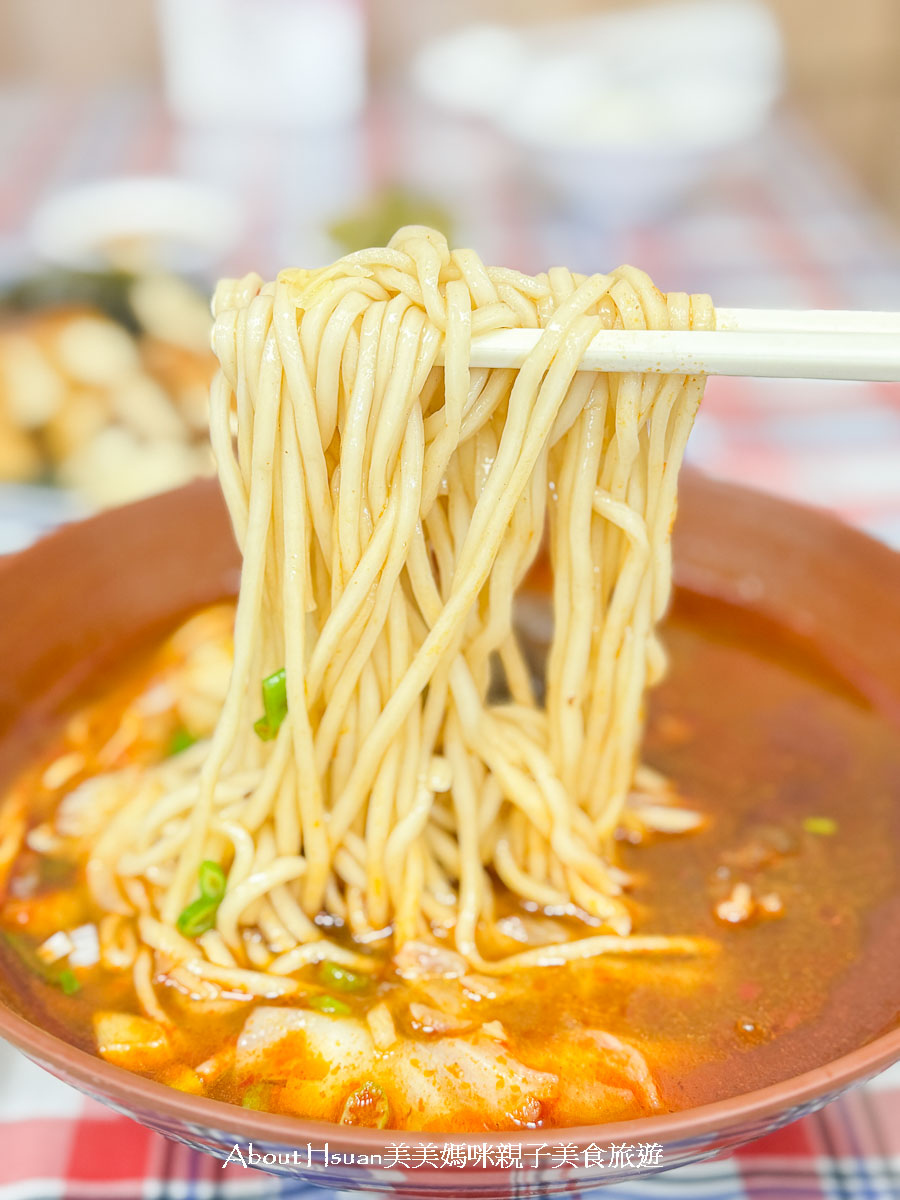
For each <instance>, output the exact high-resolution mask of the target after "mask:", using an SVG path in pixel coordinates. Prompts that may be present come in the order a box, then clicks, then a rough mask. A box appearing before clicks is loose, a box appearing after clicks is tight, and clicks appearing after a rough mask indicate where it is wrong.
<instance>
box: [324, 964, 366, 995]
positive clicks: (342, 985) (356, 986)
mask: <svg viewBox="0 0 900 1200" xmlns="http://www.w3.org/2000/svg"><path fill="white" fill-rule="evenodd" d="M319 977H320V978H321V980H322V982H323V983H324V984H327V985H328V987H333V988H335V989H336V990H337V991H339V992H361V991H362V990H363V988H364V987H366V986H367V985H368V983H369V980H368V979H367V978H366V976H365V975H360V974H358V973H357V972H356V971H351V970H349V969H348V968H347V967H342V966H340V965H339V964H338V963H333V962H323V963H322V964H321V966H320V967H319Z"/></svg>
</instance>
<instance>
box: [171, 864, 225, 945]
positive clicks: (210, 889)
mask: <svg viewBox="0 0 900 1200" xmlns="http://www.w3.org/2000/svg"><path fill="white" fill-rule="evenodd" d="M197 877H198V880H199V883H200V895H199V897H198V898H197V899H196V900H193V901H192V902H191V903H190V904H189V905H188V906H187V908H186V909H185V910H184V912H183V913H182V914H181V916H180V917H179V918H178V920H177V922H176V924H177V926H178V932H179V933H182V934H184V936H185V937H189V938H197V937H200V935H201V934H202V933H208V932H209V930H210V929H212V927H213V926H214V925H215V923H216V913H217V912H218V909H219V905H220V904H221V903H222V897H223V896H224V895H225V888H226V886H227V884H228V877H227V875H226V874H225V872H224V870H223V869H222V868H221V867H220V866H219V864H218V863H217V862H212V861H211V860H209V859H206V861H204V862H202V863H201V864H200V867H199V870H198V871H197Z"/></svg>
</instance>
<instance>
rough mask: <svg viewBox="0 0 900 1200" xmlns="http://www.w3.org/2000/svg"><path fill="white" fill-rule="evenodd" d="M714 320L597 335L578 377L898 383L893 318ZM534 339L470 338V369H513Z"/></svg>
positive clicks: (751, 313)
mask: <svg viewBox="0 0 900 1200" xmlns="http://www.w3.org/2000/svg"><path fill="white" fill-rule="evenodd" d="M716 320H717V328H716V329H715V330H713V331H699V330H698V331H694V330H688V331H684V332H681V331H678V332H672V331H670V330H622V329H610V330H607V331H604V332H603V333H600V334H598V335H597V337H596V338H594V340H593V342H591V344H590V345H589V346H588V348H587V350H586V351H585V353H584V357H583V359H582V361H581V367H580V369H581V370H585V371H636V372H651V373H657V374H666V375H668V374H675V375H746V376H751V377H757V378H760V377H761V378H781V379H853V380H865V381H871V382H900V313H890V312H885V313H881V312H852V311H850V312H848V311H838V310H835V311H829V310H808V311H803V310H796V311H795V310H792V309H770V310H765V309H747V308H725V309H719V310H718V312H717V314H716ZM539 337H540V331H539V330H535V329H507V330H501V331H499V332H497V333H490V334H485V335H482V336H481V337H477V338H473V339H472V350H471V358H470V361H471V365H472V366H473V367H513V368H517V367H520V366H521V365H522V363H523V362H524V361H525V358H526V357H527V355H528V353H529V352H530V351H531V350H532V349H533V348H534V346H535V344H536V343H537V340H538V338H539Z"/></svg>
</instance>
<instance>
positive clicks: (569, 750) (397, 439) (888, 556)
mask: <svg viewBox="0 0 900 1200" xmlns="http://www.w3.org/2000/svg"><path fill="white" fill-rule="evenodd" d="M214 310H215V314H216V318H215V320H216V323H215V330H214V347H215V350H216V354H217V357H218V360H219V363H220V372H219V374H218V375H217V377H216V380H215V382H214V383H213V387H212V392H211V430H210V431H211V439H212V444H213V448H214V452H215V455H216V460H217V465H218V471H219V483H218V485H216V484H215V483H213V482H211V481H210V482H203V483H198V484H193V485H190V486H189V487H187V488H184V489H181V490H180V491H176V492H170V493H167V494H165V495H163V496H160V497H157V498H154V499H152V500H149V501H143V502H140V503H138V504H135V505H132V506H129V507H126V508H122V509H117V510H114V511H111V512H108V513H105V514H103V515H101V516H99V517H96V518H93V519H91V520H90V521H87V522H83V523H79V524H76V525H73V526H70V527H68V528H67V529H65V530H63V531H62V532H60V533H58V534H56V535H54V536H53V537H51V538H49V539H46V540H45V541H43V542H41V543H39V544H38V545H36V546H35V547H33V548H31V549H30V550H27V551H25V552H23V553H22V554H20V555H18V556H16V557H15V558H11V559H8V560H7V561H6V562H5V563H3V564H2V565H0V611H2V613H3V616H4V622H3V626H2V631H0V646H2V651H3V656H4V663H5V671H4V682H3V690H2V693H0V783H2V786H3V797H4V799H3V806H2V809H0V1000H2V1004H0V1035H2V1036H4V1037H6V1038H8V1039H9V1040H10V1041H11V1042H13V1044H15V1045H17V1046H19V1047H20V1048H21V1049H23V1050H24V1051H25V1052H26V1053H27V1054H28V1055H30V1056H31V1057H32V1058H34V1059H35V1060H36V1061H38V1062H40V1063H41V1064H42V1065H44V1066H46V1067H47V1068H48V1069H49V1070H51V1071H53V1072H54V1073H55V1074H57V1075H59V1076H60V1077H62V1078H64V1079H66V1080H67V1081H68V1082H70V1083H72V1084H74V1085H75V1086H77V1087H79V1088H81V1089H82V1090H84V1091H86V1092H88V1093H89V1094H91V1095H93V1096H95V1097H97V1098H99V1099H101V1100H104V1101H105V1102H107V1103H110V1104H112V1105H113V1106H114V1107H116V1108H117V1109H118V1110H119V1111H124V1112H126V1113H128V1114H129V1115H131V1116H133V1117H135V1118H136V1119H138V1120H140V1121H143V1122H144V1123H146V1124H147V1125H149V1126H151V1127H152V1128H154V1129H157V1130H159V1131H161V1132H163V1133H166V1134H168V1135H170V1136H174V1137H177V1138H179V1139H180V1140H182V1141H186V1142H188V1143H189V1144H191V1145H194V1146H197V1147H199V1148H202V1149H205V1150H207V1151H209V1152H211V1153H214V1154H217V1155H218V1156H219V1157H222V1158H228V1157H229V1156H231V1158H232V1161H246V1162H247V1164H248V1165H254V1166H261V1167H263V1168H264V1169H269V1170H273V1171H280V1172H283V1173H287V1174H294V1175H298V1176H302V1177H304V1178H308V1179H310V1180H312V1181H318V1182H320V1183H327V1184H329V1185H330V1186H340V1187H348V1188H354V1187H360V1188H363V1187H365V1188H375V1189H385V1188H390V1189H393V1190H395V1191H398V1192H400V1193H402V1192H404V1191H406V1192H410V1193H413V1192H415V1191H416V1190H419V1189H422V1188H423V1187H427V1188H428V1189H429V1190H435V1191H443V1192H446V1193H447V1194H460V1193H461V1192H467V1193H468V1192H471V1193H472V1194H480V1195H485V1196H490V1195H504V1194H509V1189H510V1188H511V1187H515V1188H517V1189H518V1191H517V1194H542V1193H546V1194H550V1193H552V1192H563V1191H566V1190H571V1189H573V1188H576V1187H580V1186H588V1185H591V1186H593V1185H597V1184H599V1183H603V1182H613V1181H621V1180H622V1179H625V1178H632V1177H634V1176H635V1174H642V1173H649V1172H655V1171H658V1170H660V1169H665V1168H666V1167H673V1166H677V1165H679V1164H680V1163H684V1162H687V1161H690V1160H692V1159H696V1158H698V1157H702V1156H707V1155H709V1154H713V1153H721V1152H724V1151H726V1150H727V1149H729V1148H730V1147H733V1146H735V1145H737V1144H739V1143H740V1142H742V1141H746V1140H749V1139H750V1138H752V1137H755V1136H758V1135H759V1134H761V1133H763V1132H765V1131H767V1130H769V1129H773V1128H776V1127H778V1126H779V1125H781V1124H783V1123H785V1122H786V1121H788V1120H791V1119H793V1118H795V1117H797V1116H799V1115H801V1114H802V1113H803V1112H805V1111H809V1110H810V1109H812V1108H814V1107H817V1106H819V1105H821V1104H823V1103H825V1102H826V1101H827V1100H829V1099H830V1098H832V1097H833V1096H834V1095H836V1094H837V1093H838V1092H839V1091H841V1090H843V1089H844V1088H845V1087H847V1086H849V1085H850V1084H851V1083H853V1082H856V1081H859V1080H861V1079H864V1078H866V1077H868V1076H869V1075H871V1074H874V1073H875V1072H876V1071H878V1070H880V1069H882V1068H884V1067H885V1066H887V1065H888V1064H889V1063H890V1062H892V1061H895V1060H896V1059H897V1058H898V1057H900V1030H898V1028H897V1025H896V1014H897V1011H898V1005H897V1001H898V997H900V954H898V953H897V950H898V948H900V945H898V942H900V934H898V932H897V930H898V929H900V922H898V920H897V917H898V916H900V864H898V853H897V847H898V845H900V839H898V836H897V835H898V812H897V806H896V803H895V798H896V795H897V792H898V788H900V750H898V739H897V736H896V729H897V723H898V719H900V687H898V683H897V681H898V679H900V641H898V639H897V636H896V633H895V628H894V626H895V620H894V613H895V609H896V601H897V597H898V595H900V562H898V559H897V557H896V556H895V555H893V554H892V553H891V552H890V551H889V550H887V549H886V548H884V547H882V546H880V545H878V544H876V543H874V542H872V541H870V540H869V539H867V538H865V537H864V536H863V535H861V534H858V533H855V532H853V531H851V530H849V529H847V528H844V527H843V526H841V525H839V524H838V523H836V522H835V521H833V520H832V519H830V518H828V517H825V516H823V515H820V514H817V513H814V512H812V511H809V510H804V509H801V508H797V507H795V506H790V505H786V504H784V503H782V502H779V501H776V500H773V499H768V498H765V497H763V496H759V495H755V494H753V493H749V492H746V491H742V490H740V489H737V488H732V487H729V486H727V485H724V484H718V483H713V482H711V481H709V480H705V479H703V478H701V477H698V476H696V475H689V474H686V475H685V477H684V478H683V479H682V481H681V482H680V483H679V482H678V468H679V465H680V461H681V456H682V454H683V450H684V445H685V443H686V439H687V437H688V435H689V432H690V428H691V425H692V423H693V420H694V416H695V413H696V410H697V407H698V405H699V403H700V399H701V395H702V387H703V380H702V379H699V378H696V377H684V376H679V377H668V376H660V375H647V376H643V375H636V374H632V373H625V372H623V373H620V374H609V375H607V374H600V373H589V372H586V371H583V370H580V369H579V361H580V358H581V356H582V354H583V350H584V347H585V346H586V345H587V344H588V343H589V342H590V340H591V339H592V338H593V337H594V336H596V334H597V333H598V331H601V330H603V329H609V328H617V327H623V326H624V327H626V328H642V327H652V328H675V329H678V328H682V329H687V328H711V327H713V326H714V321H715V316H714V310H713V309H712V305H711V303H710V302H709V300H708V298H706V297H703V296H694V297H688V296H686V295H681V294H675V293H670V294H669V295H668V296H664V295H662V294H661V293H659V292H658V291H657V290H656V289H655V288H654V287H653V285H652V284H651V283H650V281H649V280H648V279H647V277H646V276H644V275H643V274H642V273H641V272H638V271H636V270H634V269H632V268H620V269H619V270H617V271H613V272H610V273H609V274H608V275H597V276H590V277H584V276H579V275H575V274H572V273H570V272H567V271H562V270H555V271H551V272H549V273H548V274H547V275H543V276H536V277H529V276H524V275H521V274H519V273H517V272H513V271H509V270H505V269H502V268H491V267H486V266H485V265H484V264H483V263H482V262H481V261H480V259H478V258H477V256H476V255H475V254H474V253H472V252H470V251H452V252H451V251H450V249H449V248H448V247H447V244H446V242H445V241H444V239H443V238H442V237H441V236H440V235H439V234H436V233H434V232H433V231H431V230H426V229H422V228H420V227H410V228H407V229H404V230H401V231H400V232H399V233H398V234H397V235H396V236H395V238H393V239H392V240H391V242H390V243H389V245H388V246H387V247H384V248H380V249H373V250H369V251H362V252H358V253H356V254H352V255H349V256H347V257H346V258H344V259H341V260H340V261H339V262H338V263H336V264H334V265H333V266H332V267H330V268H323V269H321V270H319V271H294V270H291V271H285V272H282V273H281V275H279V277H278V279H277V280H275V281H274V282H272V283H268V284H266V283H264V282H263V281H262V280H261V279H259V277H258V276H247V277H245V278H244V279H242V280H236V281H226V282H225V283H223V284H222V285H220V288H219V290H218V291H217V295H216V301H215V306H214ZM528 327H531V328H535V329H539V330H542V331H543V332H542V334H541V336H540V338H539V340H538V341H537V345H536V348H535V350H534V351H533V352H532V353H530V354H529V355H528V357H527V358H526V361H525V363H524V365H523V366H522V367H521V368H520V369H519V370H517V371H514V370H511V369H504V370H499V369H487V368H474V367H472V366H471V365H470V362H469V346H470V342H471V338H472V337H473V336H477V335H478V334H479V333H483V332H489V331H491V330H494V329H503V328H528ZM223 499H224V503H223ZM676 506H677V508H678V521H677V524H676V526H675V536H674V556H673V549H672V538H671V532H672V526H673V522H674V519H675V512H676ZM673 562H674V576H673ZM673 580H674V582H673ZM873 581H877V587H873V586H872V585H873ZM863 598H864V600H863ZM251 1143H252V1145H251ZM623 1147H624V1149H623ZM251 1156H256V1157H255V1158H254V1157H251ZM423 1172H424V1174H423Z"/></svg>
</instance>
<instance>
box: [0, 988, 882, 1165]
mask: <svg viewBox="0 0 900 1200" xmlns="http://www.w3.org/2000/svg"><path fill="white" fill-rule="evenodd" d="M0 1037H2V1038H4V1039H6V1040H7V1041H8V1042H9V1043H11V1044H12V1045H13V1046H16V1047H17V1048H18V1049H19V1050H21V1051H22V1052H23V1053H24V1054H25V1055H26V1057H28V1058H31V1059H33V1060H35V1061H37V1062H38V1064H39V1065H40V1066H43V1067H48V1068H51V1073H53V1074H57V1076H58V1077H62V1078H64V1079H65V1081H66V1082H74V1081H76V1080H77V1082H78V1083H79V1084H80V1085H82V1088H83V1090H84V1091H85V1092H87V1093H88V1094H89V1095H91V1096H93V1097H95V1098H97V1099H99V1100H101V1101H102V1102H103V1103H107V1104H109V1103H111V1102H116V1103H119V1104H121V1105H123V1106H126V1107H132V1108H134V1109H135V1110H136V1111H141V1112H145V1111H146V1110H147V1108H148V1107H149V1108H151V1109H152V1111H153V1115H154V1116H155V1117H160V1118H169V1119H174V1120H175V1121H178V1122H181V1123H183V1124H186V1125H192V1126H195V1127H196V1126H198V1125H202V1126H203V1127H205V1128H206V1129H208V1130H210V1131H215V1133H216V1134H222V1133H226V1134H229V1135H231V1134H233V1135H234V1138H235V1144H237V1145H242V1146H243V1145H246V1144H247V1143H248V1142H250V1141H259V1142H260V1143H263V1144H270V1145H280V1144H283V1145H286V1146H298V1145H304V1146H305V1145H306V1144H307V1143H308V1142H309V1143H312V1144H313V1145H314V1146H315V1145H317V1144H321V1143H322V1142H328V1141H331V1142H333V1143H338V1144H340V1147H341V1149H342V1150H344V1151H346V1152H353V1153H357V1154H361V1153H372V1152H373V1151H375V1152H378V1151H379V1150H381V1151H384V1149H385V1148H386V1147H387V1146H389V1145H391V1144H404V1145H407V1146H420V1145H426V1144H427V1145H432V1146H434V1145H436V1146H443V1145H445V1144H446V1143H447V1142H453V1143H459V1144H463V1145H478V1146H481V1145H483V1144H487V1145H503V1144H506V1143H509V1142H512V1143H514V1144H515V1145H516V1146H518V1145H520V1144H521V1146H522V1148H523V1150H532V1149H536V1148H538V1147H546V1146H547V1145H548V1144H551V1143H553V1142H562V1141H565V1142H574V1143H576V1144H582V1143H583V1144H584V1145H589V1144H591V1143H597V1144H601V1143H602V1144H608V1143H610V1142H622V1141H624V1142H627V1143H629V1144H634V1143H636V1142H660V1143H662V1144H663V1145H666V1144H672V1143H673V1142H676V1141H679V1140H681V1139H688V1138H689V1139H697V1140H703V1139H705V1138H709V1137H710V1136H715V1135H716V1134H725V1133H726V1132H727V1131H728V1130H729V1129H731V1128H732V1127H734V1126H736V1125H737V1123H738V1122H740V1123H741V1124H742V1125H746V1124H747V1123H749V1122H751V1121H755V1120H763V1119H765V1118H767V1117H770V1116H773V1115H774V1114H776V1113H784V1114H787V1113H789V1112H791V1111H792V1110H794V1109H796V1108H798V1107H800V1106H802V1105H804V1104H806V1103H807V1102H808V1101H816V1100H820V1101H822V1103H826V1102H827V1099H828V1098H830V1097H831V1095H832V1093H836V1092H839V1091H841V1090H843V1089H844V1088H847V1087H849V1086H850V1085H852V1084H853V1083H858V1082H862V1081H864V1080H866V1079H869V1078H871V1077H872V1076H873V1075H876V1074H878V1073H879V1072H881V1071H883V1070H885V1069H886V1068H887V1067H889V1066H891V1065H892V1064H893V1063H895V1062H897V1061H898V1060H900V1028H897V1029H893V1030H889V1031H888V1032H886V1033H882V1034H880V1035H878V1036H877V1037H876V1038H874V1039H873V1040H872V1041H870V1042H867V1043H865V1045H863V1046H860V1047H857V1049H855V1050H851V1051H849V1052H848V1053H847V1054H843V1055H841V1056H840V1057H839V1058H836V1059H834V1060H832V1062H830V1063H825V1064H823V1065H822V1066H820V1067H814V1068H813V1069H812V1070H809V1071H805V1072H803V1074H801V1075H795V1076H793V1077H792V1078H790V1079H785V1080H782V1081H780V1082H778V1083H773V1084H769V1085H768V1086H766V1087H764V1088H757V1089H755V1090H753V1091H751V1092H742V1093H739V1094H738V1095H736V1096H729V1097H727V1098H726V1099H724V1100H716V1101H713V1102H712V1103H710V1104H702V1105H698V1106H697V1107H695V1108H686V1109H680V1110H678V1111H675V1112H668V1113H660V1114H658V1115H655V1116H651V1117H637V1118H634V1119H633V1120H629V1121H615V1122H611V1123H608V1124H599V1125H573V1126H560V1127H558V1128H557V1127H546V1128H541V1129H514V1130H504V1131H500V1132H498V1131H487V1130H486V1131H484V1132H482V1133H452V1132H446V1133H436V1132H434V1133H429V1134H425V1133H422V1132H420V1131H416V1130H404V1129H367V1128H364V1127H361V1126H353V1125H339V1124H336V1123H335V1122H331V1121H314V1120H310V1119H307V1118H303V1117H291V1116H285V1115H282V1114H280V1113H267V1112H257V1111H254V1110H250V1109H243V1108H239V1107H238V1106H237V1105H235V1104H228V1103H227V1102H225V1101H224V1100H213V1099H211V1098H209V1097H207V1096H193V1095H190V1094H189V1093H186V1092H180V1091H178V1090H177V1089H175V1088H171V1087H168V1086H167V1085H166V1084H163V1083H158V1082H157V1081H156V1080H153V1079H148V1078H145V1077H144V1076H142V1075H136V1074H134V1073H133V1072H131V1071H127V1070H126V1069H125V1068H124V1067H117V1066H114V1065H113V1064H112V1063H108V1062H105V1061H104V1060H103V1059H101V1058H98V1057H96V1056H95V1055H93V1054H91V1053H90V1052H89V1051H87V1050H82V1049H81V1048H80V1047H78V1046H75V1045H73V1044H71V1043H70V1042H66V1041H64V1040H63V1039H62V1038H60V1037H57V1036H56V1035H55V1034H52V1033H50V1032H49V1031H48V1030H45V1029H42V1028H41V1027H40V1026H38V1025H35V1024H34V1023H33V1022H31V1021H29V1020H28V1019H27V1018H26V1017H22V1016H20V1015H19V1014H18V1013H15V1012H13V1011H12V1010H11V1009H10V1008H8V1007H7V1006H6V1005H5V1004H4V1003H2V1002H0ZM798 1115H799V1114H798ZM787 1119H788V1120H791V1119H794V1118H793V1117H788V1118H787Z"/></svg>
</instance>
